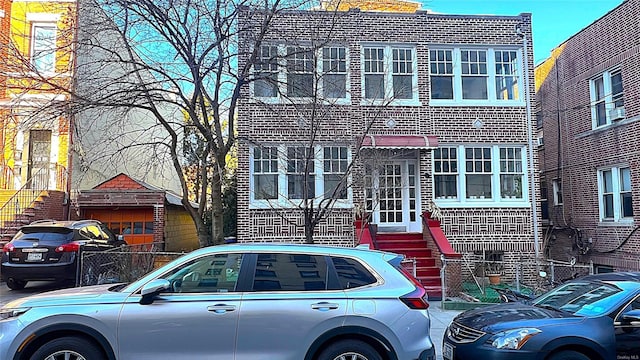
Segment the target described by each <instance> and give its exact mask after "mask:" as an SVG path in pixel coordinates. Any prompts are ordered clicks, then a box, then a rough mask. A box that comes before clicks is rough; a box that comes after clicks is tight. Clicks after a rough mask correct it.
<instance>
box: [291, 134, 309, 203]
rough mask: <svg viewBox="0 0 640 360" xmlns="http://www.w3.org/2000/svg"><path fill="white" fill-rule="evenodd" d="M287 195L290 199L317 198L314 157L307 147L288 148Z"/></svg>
mask: <svg viewBox="0 0 640 360" xmlns="http://www.w3.org/2000/svg"><path fill="white" fill-rule="evenodd" d="M305 180H306V181H305ZM287 194H288V197H289V199H313V198H314V197H315V196H316V184H315V169H314V165H313V156H312V155H311V154H310V153H309V148H308V147H306V146H290V147H288V148H287ZM305 194H306V196H305Z"/></svg>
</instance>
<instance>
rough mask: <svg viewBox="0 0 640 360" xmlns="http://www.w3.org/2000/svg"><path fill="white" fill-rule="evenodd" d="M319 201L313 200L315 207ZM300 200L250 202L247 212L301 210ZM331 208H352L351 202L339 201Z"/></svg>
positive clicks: (348, 200) (350, 200)
mask: <svg viewBox="0 0 640 360" xmlns="http://www.w3.org/2000/svg"><path fill="white" fill-rule="evenodd" d="M320 201H321V199H316V200H315V204H314V205H315V206H317V205H318V204H319V203H320ZM301 208H302V200H288V199H274V200H253V199H252V200H250V202H249V210H260V209H301ZM333 208H336V209H351V208H353V200H352V199H351V198H348V199H339V200H336V201H335V202H334V203H333Z"/></svg>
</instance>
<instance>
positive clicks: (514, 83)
mask: <svg viewBox="0 0 640 360" xmlns="http://www.w3.org/2000/svg"><path fill="white" fill-rule="evenodd" d="M429 72H430V82H431V87H430V89H431V103H432V104H434V105H455V104H477V105H489V104H510V105H521V104H522V101H523V99H522V95H521V85H520V83H521V77H522V74H521V71H520V51H519V50H514V49H493V48H491V49H479V48H442V49H431V50H430V51H429Z"/></svg>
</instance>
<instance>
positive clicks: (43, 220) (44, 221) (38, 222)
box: [29, 219, 58, 225]
mask: <svg viewBox="0 0 640 360" xmlns="http://www.w3.org/2000/svg"><path fill="white" fill-rule="evenodd" d="M57 221H58V220H54V219H42V220H36V221H33V222H30V223H29V225H35V224H43V223H48V222H53V223H55V222H57Z"/></svg>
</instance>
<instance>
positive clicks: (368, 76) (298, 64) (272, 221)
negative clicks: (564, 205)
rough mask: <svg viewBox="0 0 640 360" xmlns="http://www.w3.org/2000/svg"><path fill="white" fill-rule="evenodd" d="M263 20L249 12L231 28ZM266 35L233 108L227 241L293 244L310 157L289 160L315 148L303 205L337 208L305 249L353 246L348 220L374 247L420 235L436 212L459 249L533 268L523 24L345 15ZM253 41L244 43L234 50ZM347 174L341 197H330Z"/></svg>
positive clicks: (282, 26) (293, 20) (245, 37)
mask: <svg viewBox="0 0 640 360" xmlns="http://www.w3.org/2000/svg"><path fill="white" fill-rule="evenodd" d="M260 19H261V17H260V14H256V13H251V11H250V10H246V12H245V13H244V14H242V17H241V22H240V23H241V26H244V25H247V24H248V22H249V21H255V22H257V21H260ZM275 21H276V25H275V28H276V29H277V30H275V31H271V32H270V34H272V35H270V37H269V38H268V39H267V40H265V41H264V42H263V43H262V47H261V48H260V49H259V51H258V52H257V53H258V65H256V66H254V74H255V75H256V76H258V77H260V79H259V80H257V81H255V82H253V83H252V84H250V86H247V87H246V88H245V89H244V92H243V93H242V94H241V99H240V103H239V111H238V138H239V139H240V142H239V148H238V172H237V174H238V240H239V241H241V242H252V241H286V242H302V241H304V228H303V216H302V210H300V209H299V208H297V205H298V204H300V203H301V201H300V198H301V194H302V193H303V192H304V191H305V186H304V185H303V184H304V182H303V181H302V179H303V178H304V176H303V173H304V171H303V168H304V167H305V160H304V159H305V156H306V154H309V153H310V152H309V150H302V148H307V149H310V148H313V150H314V151H313V153H314V154H315V156H311V158H312V159H310V160H311V161H309V162H306V163H307V164H308V165H309V166H310V167H311V168H313V171H312V172H313V177H312V178H309V181H308V182H307V184H309V186H308V187H307V188H306V190H307V191H311V192H312V195H314V196H315V197H316V204H320V203H321V200H322V198H323V196H330V195H327V194H335V196H336V197H337V198H338V200H337V201H336V203H335V205H334V206H333V211H332V212H331V214H330V215H329V216H328V217H327V218H326V219H325V220H323V221H322V222H321V223H320V224H319V225H318V227H317V228H316V232H315V236H314V240H315V242H317V243H327V244H334V245H341V246H353V245H354V215H355V212H356V209H358V208H362V209H367V211H368V213H369V216H370V217H371V222H372V223H373V224H375V225H376V227H377V231H378V234H381V233H385V232H396V233H397V232H401V233H416V232H417V233H420V232H423V231H425V229H424V226H423V222H422V214H423V213H424V212H425V211H427V210H428V209H430V208H431V204H432V203H435V204H436V205H437V207H439V209H440V212H441V213H442V219H441V220H442V221H441V225H442V230H443V231H444V234H445V235H446V237H447V238H448V240H449V242H450V243H451V244H452V245H453V248H454V249H455V250H456V251H458V252H461V253H473V252H475V253H479V254H482V253H485V254H489V253H492V254H496V255H497V256H498V257H501V256H503V255H504V257H505V259H506V258H508V259H511V260H515V259H520V258H521V257H529V258H532V257H533V255H534V254H535V253H536V249H535V244H536V238H535V237H534V230H533V229H534V228H535V226H534V223H533V221H532V219H533V218H534V216H533V212H532V205H531V204H532V199H535V198H534V197H533V194H534V193H535V192H537V191H539V190H538V187H537V185H536V184H537V180H536V181H534V186H533V190H532V188H531V187H530V186H529V185H530V183H531V181H530V175H531V172H530V170H534V169H536V168H537V165H536V162H537V155H535V154H532V155H534V156H533V164H531V163H530V158H529V146H528V142H529V140H528V139H529V135H531V130H532V127H531V126H530V124H531V122H530V121H529V120H528V118H527V106H526V105H527V103H526V96H525V92H524V85H523V84H525V78H524V76H523V71H522V69H523V56H524V54H523V38H522V37H521V36H520V35H519V34H518V31H517V30H516V29H517V28H518V29H521V30H522V31H523V32H524V34H525V35H526V36H527V38H528V39H529V43H528V48H527V49H526V50H527V51H526V59H527V66H526V67H525V68H526V69H528V77H529V78H530V79H531V81H530V93H533V80H532V79H533V63H532V59H533V56H532V53H533V52H532V44H531V41H530V39H531V16H530V14H520V15H517V16H469V15H443V14H432V13H428V12H426V11H416V12H410V13H392V12H368V11H359V10H358V9H351V10H349V11H346V12H338V13H334V12H331V11H300V12H289V13H285V14H280V15H279V16H278V17H277V18H276V20H275ZM331 31H332V33H331V34H329V32H331ZM253 35H255V34H248V33H244V34H242V36H241V47H242V46H244V48H243V50H251V46H252V45H250V44H251V42H252V36H253ZM246 61H247V59H241V61H240V64H241V65H242V64H244V62H246ZM314 84H317V85H318V86H317V87H314V86H313V85H314ZM310 94H311V95H310ZM313 94H317V96H316V95H313ZM317 114H321V115H317ZM528 124H529V126H528ZM312 130H313V131H312ZM311 137H312V138H313V142H310V140H309V139H310V138H311ZM360 144H362V146H361V147H360V146H359V145H360ZM352 161H353V163H354V168H353V171H349V170H347V168H348V167H349V165H350V164H351V163H352ZM534 173H536V174H537V172H534ZM345 174H347V177H348V181H347V183H348V184H349V186H347V187H346V188H340V187H341V185H340V180H339V179H341V178H342V177H344V175H345ZM536 176H537V175H536ZM311 179H313V180H311ZM336 188H339V189H340V191H337V192H334V191H333V190H334V189H336ZM425 236H427V235H425ZM427 237H428V236H427Z"/></svg>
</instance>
